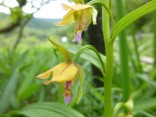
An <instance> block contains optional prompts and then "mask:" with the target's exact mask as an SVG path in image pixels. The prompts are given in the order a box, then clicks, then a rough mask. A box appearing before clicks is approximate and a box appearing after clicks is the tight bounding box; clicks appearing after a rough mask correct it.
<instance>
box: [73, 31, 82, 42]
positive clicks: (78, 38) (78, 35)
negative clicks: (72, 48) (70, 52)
mask: <svg viewBox="0 0 156 117" xmlns="http://www.w3.org/2000/svg"><path fill="white" fill-rule="evenodd" d="M74 40H75V41H77V42H78V43H80V44H81V43H82V31H80V30H78V31H77V32H76V34H75V36H74Z"/></svg>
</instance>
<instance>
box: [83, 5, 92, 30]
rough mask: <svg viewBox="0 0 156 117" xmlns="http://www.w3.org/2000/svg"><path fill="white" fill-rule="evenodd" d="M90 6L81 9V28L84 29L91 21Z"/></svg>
mask: <svg viewBox="0 0 156 117" xmlns="http://www.w3.org/2000/svg"><path fill="white" fill-rule="evenodd" d="M91 11H92V9H91V8H88V9H85V10H83V14H82V19H81V20H82V28H83V29H85V28H87V27H88V26H89V24H90V23H91V20H92V17H91Z"/></svg>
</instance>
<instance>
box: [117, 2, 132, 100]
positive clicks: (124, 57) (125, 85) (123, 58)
mask: <svg viewBox="0 0 156 117" xmlns="http://www.w3.org/2000/svg"><path fill="white" fill-rule="evenodd" d="M122 4H123V3H122V0H118V1H116V11H117V18H118V19H120V18H122V16H123V15H124V13H123V11H124V8H123V5H122ZM119 48H120V53H119V54H120V64H121V82H122V90H123V101H124V102H127V100H128V98H129V96H130V76H129V67H128V45H127V39H126V32H125V31H122V32H121V33H120V35H119Z"/></svg>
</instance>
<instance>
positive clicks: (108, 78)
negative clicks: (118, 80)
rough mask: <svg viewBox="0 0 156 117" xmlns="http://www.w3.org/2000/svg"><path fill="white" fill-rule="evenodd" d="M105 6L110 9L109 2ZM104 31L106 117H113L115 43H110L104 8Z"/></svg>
mask: <svg viewBox="0 0 156 117" xmlns="http://www.w3.org/2000/svg"><path fill="white" fill-rule="evenodd" d="M105 5H106V6H107V7H108V8H109V0H105ZM102 29H103V35H104V40H105V47H106V48H105V49H106V74H105V78H104V117H112V111H111V109H112V107H111V88H112V76H113V43H112V42H111V41H110V25H109V14H108V12H107V11H106V10H105V8H104V7H103V8H102Z"/></svg>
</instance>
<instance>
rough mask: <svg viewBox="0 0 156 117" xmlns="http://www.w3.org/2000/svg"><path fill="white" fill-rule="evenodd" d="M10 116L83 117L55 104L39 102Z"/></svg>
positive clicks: (72, 110) (70, 109) (74, 111)
mask: <svg viewBox="0 0 156 117" xmlns="http://www.w3.org/2000/svg"><path fill="white" fill-rule="evenodd" d="M10 115H25V116H28V117H84V115H82V114H81V113H79V112H78V111H76V110H74V109H72V108H70V107H68V106H66V105H64V104H60V103H56V102H39V103H34V104H31V105H28V106H26V107H24V108H22V109H21V110H19V111H14V112H11V113H10Z"/></svg>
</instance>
